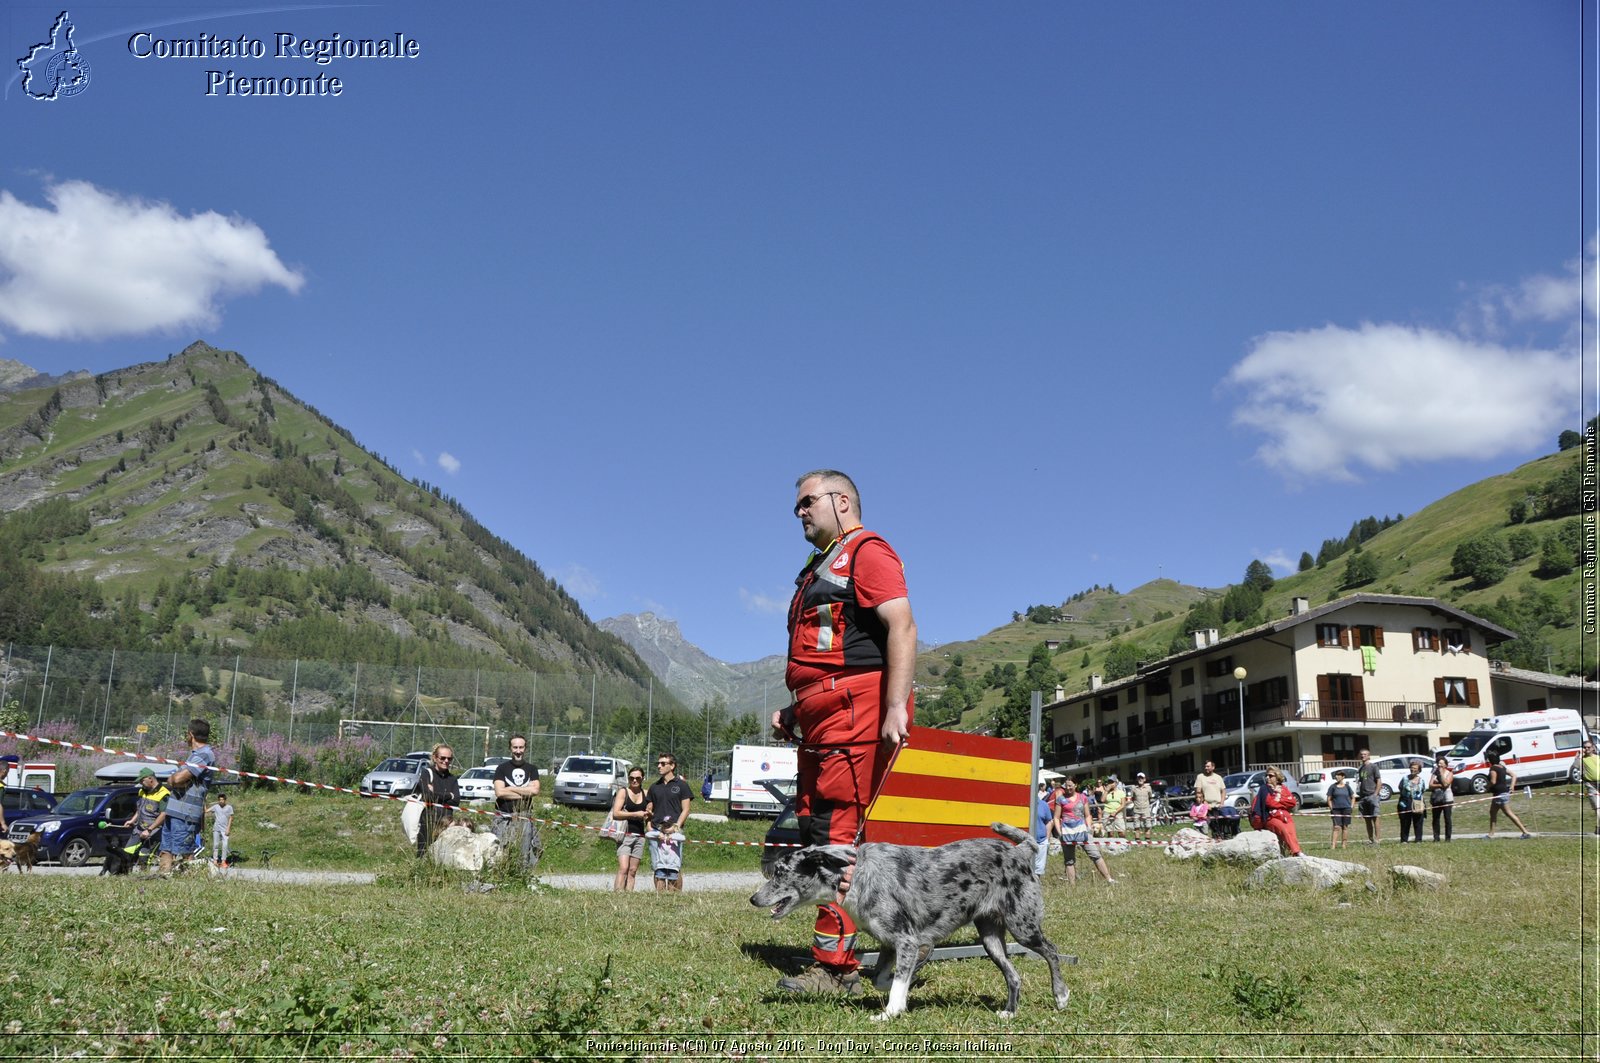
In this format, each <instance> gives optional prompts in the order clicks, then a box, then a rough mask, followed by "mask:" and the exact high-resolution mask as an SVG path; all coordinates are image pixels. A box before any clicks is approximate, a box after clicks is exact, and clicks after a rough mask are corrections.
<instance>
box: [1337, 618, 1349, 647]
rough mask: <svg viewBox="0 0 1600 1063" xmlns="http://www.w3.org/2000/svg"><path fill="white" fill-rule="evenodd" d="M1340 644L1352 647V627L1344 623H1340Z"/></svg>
mask: <svg viewBox="0 0 1600 1063" xmlns="http://www.w3.org/2000/svg"><path fill="white" fill-rule="evenodd" d="M1339 645H1341V646H1343V647H1344V648H1345V649H1347V650H1348V649H1349V648H1350V629H1349V628H1347V627H1345V626H1344V625H1343V624H1341V625H1339Z"/></svg>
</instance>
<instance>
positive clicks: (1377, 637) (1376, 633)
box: [1372, 627, 1383, 650]
mask: <svg viewBox="0 0 1600 1063" xmlns="http://www.w3.org/2000/svg"><path fill="white" fill-rule="evenodd" d="M1372 644H1373V645H1374V646H1376V647H1377V648H1378V649H1380V650H1381V649H1383V628H1381V627H1375V628H1373V629H1372Z"/></svg>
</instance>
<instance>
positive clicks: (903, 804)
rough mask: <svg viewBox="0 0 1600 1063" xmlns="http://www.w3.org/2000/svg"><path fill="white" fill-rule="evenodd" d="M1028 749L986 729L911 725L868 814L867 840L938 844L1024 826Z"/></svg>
mask: <svg viewBox="0 0 1600 1063" xmlns="http://www.w3.org/2000/svg"><path fill="white" fill-rule="evenodd" d="M1032 758H1033V748H1032V746H1030V745H1029V744H1028V743H1027V742H1018V741H1014V740H1012V739H1009V738H990V737H988V736H987V735H972V734H962V733H960V732H959V731H941V730H938V729H936V728H933V727H913V728H912V729H911V740H910V741H909V742H908V743H907V744H906V745H905V747H904V748H903V749H901V750H900V755H899V756H898V757H896V758H895V761H894V765H893V766H892V767H891V768H890V769H889V774H888V775H887V776H886V777H885V778H884V780H883V787H882V789H881V790H880V791H879V792H878V799H877V801H876V802H874V803H873V805H872V808H871V810H870V811H869V812H868V813H867V838H866V840H867V841H869V842H892V843H894V844H896V845H923V846H931V845H943V844H945V843H946V842H953V841H958V840H960V839H962V838H993V837H995V834H994V832H993V831H991V830H990V829H989V824H990V823H994V822H1000V823H1009V824H1011V825H1012V826H1014V827H1017V828H1018V829H1020V830H1027V829H1028V811H1029V802H1030V801H1031V800H1032V791H1031V789H1030V784H1031V782H1032Z"/></svg>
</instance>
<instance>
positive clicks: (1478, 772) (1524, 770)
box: [1448, 709, 1588, 794]
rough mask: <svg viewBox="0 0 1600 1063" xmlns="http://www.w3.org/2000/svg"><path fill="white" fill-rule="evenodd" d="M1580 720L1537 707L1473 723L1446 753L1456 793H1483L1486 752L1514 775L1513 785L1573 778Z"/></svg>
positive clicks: (1486, 774)
mask: <svg viewBox="0 0 1600 1063" xmlns="http://www.w3.org/2000/svg"><path fill="white" fill-rule="evenodd" d="M1586 737H1588V736H1587V733H1586V731H1585V730H1584V726H1583V719H1582V718H1581V717H1579V715H1578V714H1577V713H1576V712H1573V711H1572V710H1571V709H1540V710H1537V711H1535V712H1516V713H1512V714H1511V715H1509V716H1491V717H1489V718H1488V719H1486V720H1477V721H1475V722H1474V723H1473V725H1472V731H1471V732H1470V733H1468V735H1467V737H1465V738H1463V739H1462V740H1461V741H1459V742H1457V743H1456V744H1455V748H1453V749H1452V750H1450V752H1449V754H1448V756H1449V757H1450V768H1451V770H1452V771H1454V772H1455V773H1456V785H1455V789H1456V792H1457V793H1466V792H1467V791H1468V790H1470V791H1472V792H1473V793H1475V794H1481V793H1485V792H1486V791H1487V790H1488V789H1489V762H1488V761H1486V760H1484V754H1486V753H1498V754H1499V755H1500V759H1501V761H1502V762H1503V763H1504V764H1505V765H1506V767H1508V768H1510V769H1511V770H1512V771H1513V772H1515V773H1516V776H1517V784H1518V785H1519V786H1520V785H1521V784H1523V783H1535V782H1558V781H1560V780H1563V779H1574V778H1577V773H1578V772H1579V770H1580V769H1579V767H1578V759H1579V756H1580V754H1581V753H1582V746H1583V740H1584V739H1585V738H1586Z"/></svg>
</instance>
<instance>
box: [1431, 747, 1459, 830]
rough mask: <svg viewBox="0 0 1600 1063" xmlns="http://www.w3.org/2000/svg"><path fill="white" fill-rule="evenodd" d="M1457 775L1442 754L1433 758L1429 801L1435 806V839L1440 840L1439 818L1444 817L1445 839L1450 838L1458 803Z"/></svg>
mask: <svg viewBox="0 0 1600 1063" xmlns="http://www.w3.org/2000/svg"><path fill="white" fill-rule="evenodd" d="M1455 784H1456V775H1455V772H1453V771H1451V770H1450V761H1449V760H1448V759H1446V758H1445V756H1444V754H1442V753H1441V754H1440V755H1439V756H1437V757H1434V758H1433V774H1432V775H1430V776H1428V803H1429V804H1431V805H1432V806H1433V840H1434V841H1438V840H1439V818H1440V816H1441V815H1442V816H1443V817H1444V840H1445V841H1449V840H1450V833H1451V823H1450V820H1451V818H1452V814H1453V813H1454V812H1455V805H1456V789H1455Z"/></svg>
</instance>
